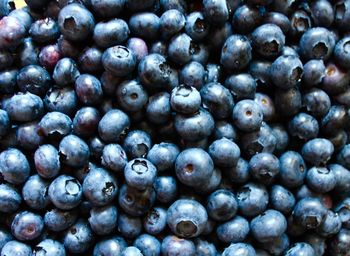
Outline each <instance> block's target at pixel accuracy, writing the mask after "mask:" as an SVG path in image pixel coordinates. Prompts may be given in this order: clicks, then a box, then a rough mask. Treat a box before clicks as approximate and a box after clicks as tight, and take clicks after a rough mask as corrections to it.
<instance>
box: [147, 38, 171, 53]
mask: <svg viewBox="0 0 350 256" xmlns="http://www.w3.org/2000/svg"><path fill="white" fill-rule="evenodd" d="M149 51H150V53H151V54H153V53H154V54H160V55H162V56H164V57H166V56H168V43H167V42H166V41H156V42H154V43H153V44H152V45H151V46H150V50H149ZM145 57H146V56H145Z"/></svg>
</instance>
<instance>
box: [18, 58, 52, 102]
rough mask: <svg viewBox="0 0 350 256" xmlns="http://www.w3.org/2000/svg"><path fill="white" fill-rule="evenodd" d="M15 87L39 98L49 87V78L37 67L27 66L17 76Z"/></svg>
mask: <svg viewBox="0 0 350 256" xmlns="http://www.w3.org/2000/svg"><path fill="white" fill-rule="evenodd" d="M16 80H17V85H18V88H19V89H20V90H21V91H22V92H30V93H33V94H36V95H39V96H43V95H45V93H46V92H47V91H48V90H49V89H50V87H51V76H50V74H49V72H48V71H46V70H45V69H44V68H42V67H40V66H38V65H28V66H26V67H24V68H22V69H21V70H20V71H19V72H18V75H17V78H16Z"/></svg>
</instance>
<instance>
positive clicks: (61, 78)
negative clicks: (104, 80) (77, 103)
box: [52, 58, 80, 87]
mask: <svg viewBox="0 0 350 256" xmlns="http://www.w3.org/2000/svg"><path fill="white" fill-rule="evenodd" d="M79 75H80V72H79V70H78V68H77V64H76V63H75V61H74V60H73V59H71V58H63V59H60V60H59V61H58V62H57V64H56V66H55V68H54V70H53V74H52V78H53V79H54V80H55V82H56V84H57V85H59V86H61V87H65V86H68V85H71V84H74V83H75V80H76V79H77V78H78V76H79Z"/></svg>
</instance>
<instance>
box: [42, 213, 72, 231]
mask: <svg viewBox="0 0 350 256" xmlns="http://www.w3.org/2000/svg"><path fill="white" fill-rule="evenodd" d="M77 218H78V213H77V211H75V210H72V211H66V210H64V211H63V210H60V209H57V208H53V209H52V210H49V211H47V212H46V213H45V215H44V223H45V227H47V228H48V229H49V230H51V231H54V232H59V231H63V230H65V229H67V228H69V227H70V226H72V225H73V224H74V223H75V222H76V220H77Z"/></svg>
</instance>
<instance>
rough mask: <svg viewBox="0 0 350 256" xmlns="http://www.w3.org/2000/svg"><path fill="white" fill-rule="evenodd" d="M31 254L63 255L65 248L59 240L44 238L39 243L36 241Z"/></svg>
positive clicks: (37, 255)
mask: <svg viewBox="0 0 350 256" xmlns="http://www.w3.org/2000/svg"><path fill="white" fill-rule="evenodd" d="M33 255H35V256H40V255H46V256H50V255H57V256H65V255H66V250H65V248H64V246H63V244H61V243H60V242H58V241H56V240H52V239H44V240H42V241H41V242H40V243H38V244H37V245H36V246H35V247H34V250H33Z"/></svg>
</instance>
